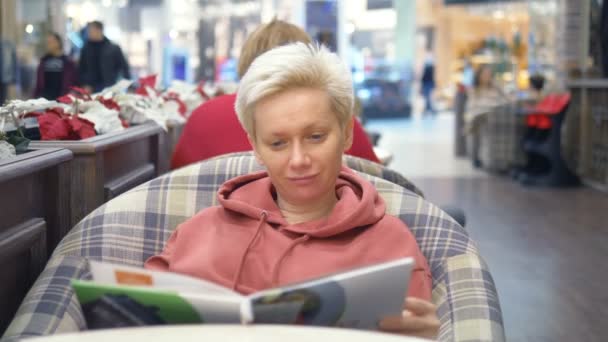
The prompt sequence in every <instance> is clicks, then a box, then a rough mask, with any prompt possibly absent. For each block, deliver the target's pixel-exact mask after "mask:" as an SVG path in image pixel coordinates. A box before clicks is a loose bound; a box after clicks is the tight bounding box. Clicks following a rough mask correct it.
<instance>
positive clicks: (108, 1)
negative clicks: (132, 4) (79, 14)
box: [101, 0, 112, 7]
mask: <svg viewBox="0 0 608 342" xmlns="http://www.w3.org/2000/svg"><path fill="white" fill-rule="evenodd" d="M101 4H102V5H103V7H111V6H112V0H103V1H102V2H101Z"/></svg>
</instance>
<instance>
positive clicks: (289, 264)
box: [146, 43, 439, 337]
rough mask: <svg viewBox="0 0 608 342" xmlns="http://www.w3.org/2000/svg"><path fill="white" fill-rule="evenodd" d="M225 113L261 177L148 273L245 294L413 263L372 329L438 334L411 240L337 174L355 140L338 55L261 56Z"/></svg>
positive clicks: (346, 77) (228, 194) (348, 86)
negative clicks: (236, 124) (397, 301)
mask: <svg viewBox="0 0 608 342" xmlns="http://www.w3.org/2000/svg"><path fill="white" fill-rule="evenodd" d="M235 107H236V112H237V114H238V118H239V121H240V122H241V124H242V125H243V128H244V129H245V131H246V132H247V134H248V138H249V140H250V142H251V145H252V146H253V149H254V153H255V156H256V158H257V159H258V161H259V162H260V163H261V164H263V165H264V166H265V167H266V171H262V172H257V173H253V174H249V175H245V176H241V177H237V178H234V179H231V180H229V181H227V182H226V183H224V184H223V185H222V186H221V187H220V190H219V192H218V200H219V204H220V205H219V206H216V207H211V208H207V209H204V210H202V211H201V212H199V213H198V214H196V215H195V216H194V217H193V218H192V219H190V220H189V221H187V222H185V223H183V224H182V225H181V226H180V227H178V228H177V229H176V231H175V232H174V233H173V234H172V236H171V237H170V239H169V241H168V243H167V245H166V247H165V249H164V250H163V252H162V253H161V254H160V255H157V256H153V257H151V258H150V259H148V260H147V262H146V267H148V268H151V269H157V270H168V271H172V272H177V273H185V274H189V275H192V276H196V277H200V278H204V279H207V280H210V281H213V282H216V283H218V284H220V285H223V286H228V287H231V288H232V289H234V290H236V291H238V292H240V293H243V294H249V293H252V292H255V291H259V290H262V289H267V288H272V287H275V286H281V285H285V284H289V283H293V282H298V281H303V280H306V279H310V278H315V277H319V276H322V275H326V274H328V273H333V272H337V271H340V270H345V269H349V268H353V267H361V266H365V265H370V264H375V263H379V262H383V261H389V260H394V259H397V258H401V257H405V256H411V257H414V259H415V261H416V265H415V268H414V271H413V272H412V276H411V281H410V284H409V290H408V299H407V300H406V303H405V305H406V309H407V310H409V311H408V314H407V316H405V315H404V316H403V317H402V316H399V317H387V318H386V319H385V320H383V321H382V322H380V328H381V329H383V330H386V331H394V332H400V333H406V334H414V335H421V336H428V337H434V336H436V334H437V329H438V326H439V323H438V320H437V317H436V314H435V307H434V306H433V305H432V304H431V303H430V302H429V300H430V297H431V276H430V272H429V269H428V265H427V262H426V260H425V258H424V256H423V255H422V253H421V252H420V250H419V248H418V246H417V244H416V240H415V239H414V237H413V236H412V234H411V233H410V232H409V230H408V229H407V227H406V226H405V225H404V224H403V222H401V221H400V220H399V219H397V218H395V217H393V216H389V215H386V214H385V204H384V201H383V200H382V198H381V197H380V196H379V194H378V192H377V191H376V190H375V188H374V187H373V185H372V184H371V183H369V182H367V181H366V180H364V179H363V178H361V177H359V176H358V175H357V174H355V173H354V172H353V171H351V170H349V169H347V168H345V167H343V166H342V155H343V153H344V151H346V150H347V149H348V148H349V147H350V145H351V144H352V139H353V116H352V112H353V89H352V81H351V78H350V73H349V71H348V69H347V68H346V67H345V65H344V64H343V63H342V62H341V61H340V59H339V57H338V56H337V55H335V54H332V53H330V52H329V51H328V50H327V49H326V48H322V47H318V46H314V45H307V44H304V43H296V44H291V45H286V46H282V47H279V48H276V49H273V50H270V51H268V52H266V53H264V54H263V55H261V56H260V57H258V58H257V59H256V60H255V61H254V62H253V63H252V65H251V66H250V67H249V70H248V71H247V73H246V74H245V76H244V77H243V79H242V81H241V84H240V86H239V90H238V93H237V99H236V105H235Z"/></svg>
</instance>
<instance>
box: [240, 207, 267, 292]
mask: <svg viewBox="0 0 608 342" xmlns="http://www.w3.org/2000/svg"><path fill="white" fill-rule="evenodd" d="M267 218H268V213H267V212H266V210H263V211H262V214H261V215H260V223H259V225H258V228H257V229H256V231H255V234H253V237H252V238H251V240H249V243H248V244H247V248H245V251H244V252H243V255H242V256H241V261H240V262H239V267H238V268H237V270H236V274H235V275H234V280H233V281H232V290H234V291H236V286H237V284H238V282H239V278H241V273H243V265H245V259H246V258H247V253H249V250H250V249H251V247H252V246H253V243H254V242H255V240H256V238H257V237H258V235H259V234H260V232H261V231H262V227H263V226H264V224H265V223H266V219H267Z"/></svg>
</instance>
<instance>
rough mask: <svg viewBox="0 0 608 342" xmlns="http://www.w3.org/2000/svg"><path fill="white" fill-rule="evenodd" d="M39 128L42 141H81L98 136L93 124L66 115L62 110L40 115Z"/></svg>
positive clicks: (57, 109) (54, 109)
mask: <svg viewBox="0 0 608 342" xmlns="http://www.w3.org/2000/svg"><path fill="white" fill-rule="evenodd" d="M38 126H39V129H40V138H41V139H42V140H81V139H86V138H90V137H93V136H95V135H97V134H96V132H95V125H94V124H93V123H92V122H90V121H88V120H86V119H83V118H81V117H79V116H70V115H68V114H65V113H64V112H63V109H62V108H51V109H48V110H46V111H45V112H44V113H43V114H38Z"/></svg>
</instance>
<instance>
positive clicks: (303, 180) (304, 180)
mask: <svg viewBox="0 0 608 342" xmlns="http://www.w3.org/2000/svg"><path fill="white" fill-rule="evenodd" d="M316 176H317V175H310V176H297V177H287V179H288V180H289V181H290V182H292V183H294V184H297V185H307V184H311V183H312V182H313V181H314V180H315V177H316Z"/></svg>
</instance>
